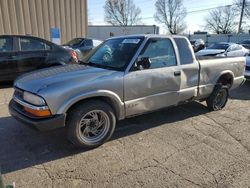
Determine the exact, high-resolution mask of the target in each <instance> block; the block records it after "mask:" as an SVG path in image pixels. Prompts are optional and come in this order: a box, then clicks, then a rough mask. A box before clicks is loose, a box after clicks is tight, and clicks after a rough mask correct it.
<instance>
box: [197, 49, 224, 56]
mask: <svg viewBox="0 0 250 188" xmlns="http://www.w3.org/2000/svg"><path fill="white" fill-rule="evenodd" d="M223 52H225V50H223V49H205V50H200V51H198V52H196V53H195V55H196V56H206V55H207V56H208V55H211V56H213V55H217V54H221V53H223Z"/></svg>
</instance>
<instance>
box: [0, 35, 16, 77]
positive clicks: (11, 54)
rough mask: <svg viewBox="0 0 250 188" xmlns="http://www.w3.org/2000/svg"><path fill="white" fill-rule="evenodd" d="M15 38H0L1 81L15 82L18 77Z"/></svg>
mask: <svg viewBox="0 0 250 188" xmlns="http://www.w3.org/2000/svg"><path fill="white" fill-rule="evenodd" d="M13 44H14V42H13V38H12V37H10V36H2V37H0V81H9V80H14V79H15V78H16V77H17V63H16V52H15V50H14V45H13Z"/></svg>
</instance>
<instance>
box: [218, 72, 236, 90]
mask: <svg viewBox="0 0 250 188" xmlns="http://www.w3.org/2000/svg"><path fill="white" fill-rule="evenodd" d="M233 80H234V75H233V73H231V72H225V73H222V74H221V75H220V76H219V78H218V79H217V82H216V85H218V84H221V85H223V86H227V87H228V88H231V87H232V85H233Z"/></svg>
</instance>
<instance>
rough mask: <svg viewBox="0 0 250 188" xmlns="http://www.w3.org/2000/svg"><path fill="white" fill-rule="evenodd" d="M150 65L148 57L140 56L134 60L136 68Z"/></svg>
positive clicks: (139, 68) (142, 68)
mask: <svg viewBox="0 0 250 188" xmlns="http://www.w3.org/2000/svg"><path fill="white" fill-rule="evenodd" d="M150 66H151V61H150V59H149V57H142V58H140V59H139V60H138V61H137V62H136V67H137V70H144V69H149V68H150Z"/></svg>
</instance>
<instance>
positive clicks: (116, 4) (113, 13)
mask: <svg viewBox="0 0 250 188" xmlns="http://www.w3.org/2000/svg"><path fill="white" fill-rule="evenodd" d="M104 11H105V17H104V20H105V21H106V22H107V23H110V24H112V25H121V26H128V25H135V24H138V23H139V22H140V20H141V18H140V14H141V9H140V8H138V7H136V6H135V4H134V2H133V0H106V2H105V5H104Z"/></svg>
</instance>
